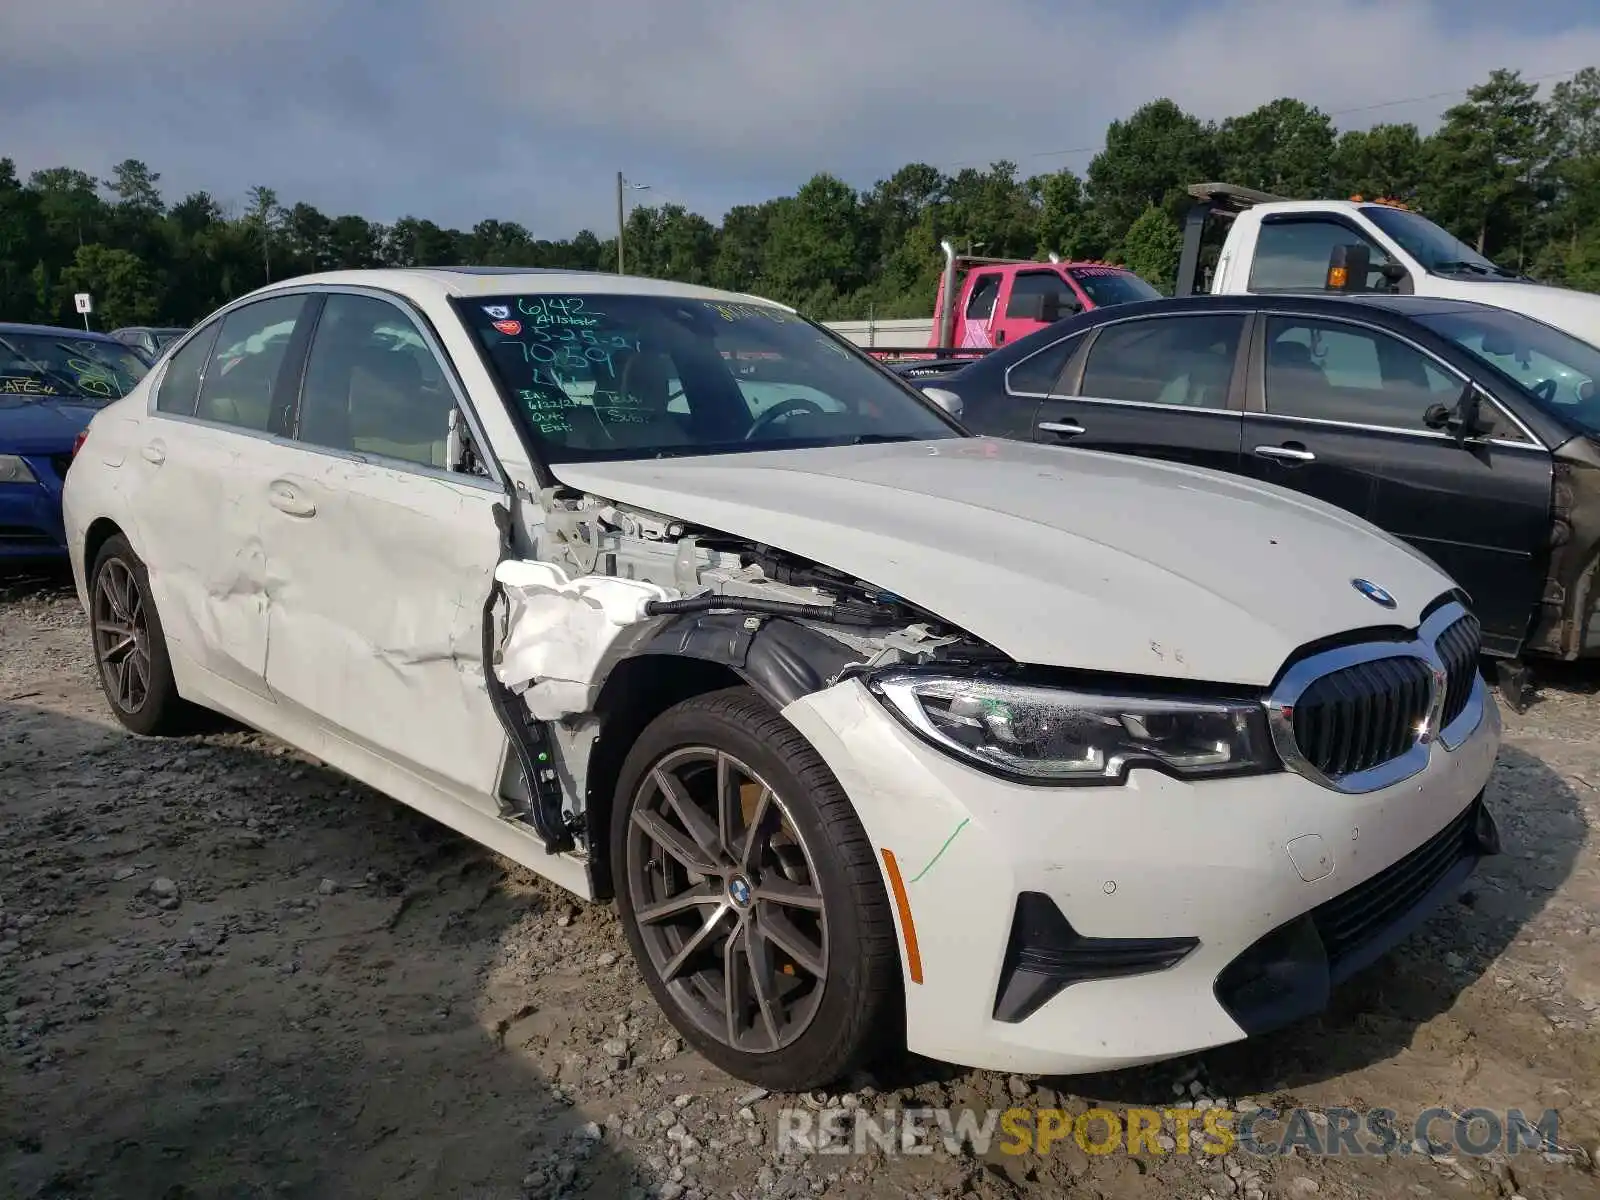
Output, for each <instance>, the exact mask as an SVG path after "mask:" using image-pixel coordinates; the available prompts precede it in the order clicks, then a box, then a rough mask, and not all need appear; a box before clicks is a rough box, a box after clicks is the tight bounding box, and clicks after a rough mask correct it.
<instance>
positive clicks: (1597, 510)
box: [1524, 437, 1600, 660]
mask: <svg viewBox="0 0 1600 1200" xmlns="http://www.w3.org/2000/svg"><path fill="white" fill-rule="evenodd" d="M1554 468H1555V478H1554V481H1553V482H1554V488H1553V492H1554V494H1553V502H1552V514H1551V530H1550V559H1549V569H1548V573H1547V575H1546V578H1545V583H1544V592H1543V595H1542V596H1540V598H1539V607H1538V610H1537V612H1536V614H1535V621H1534V627H1533V632H1532V634H1531V635H1530V636H1529V638H1528V641H1527V643H1526V645H1525V647H1524V649H1525V651H1526V652H1527V653H1530V654H1536V655H1546V656H1550V657H1554V658H1562V659H1567V660H1571V659H1576V658H1588V657H1593V656H1595V655H1597V654H1600V623H1597V622H1596V621H1595V615H1596V611H1597V609H1600V592H1597V589H1596V587H1595V581H1596V575H1597V574H1600V447H1596V445H1595V444H1594V443H1593V442H1591V441H1590V440H1589V439H1588V438H1584V437H1575V438H1573V439H1572V440H1571V441H1569V442H1567V443H1566V444H1565V445H1563V446H1560V447H1558V448H1557V449H1556V450H1555V452H1554Z"/></svg>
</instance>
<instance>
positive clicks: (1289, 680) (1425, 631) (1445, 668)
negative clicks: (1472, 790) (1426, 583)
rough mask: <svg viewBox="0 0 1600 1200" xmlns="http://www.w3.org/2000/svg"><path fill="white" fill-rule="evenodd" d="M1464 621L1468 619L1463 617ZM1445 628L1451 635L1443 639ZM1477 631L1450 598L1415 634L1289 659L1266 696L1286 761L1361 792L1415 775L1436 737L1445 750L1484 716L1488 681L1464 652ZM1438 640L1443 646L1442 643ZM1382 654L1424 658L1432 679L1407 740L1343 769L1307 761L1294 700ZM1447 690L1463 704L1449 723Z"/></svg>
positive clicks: (1336, 786) (1334, 785)
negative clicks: (1466, 676) (1464, 675)
mask: <svg viewBox="0 0 1600 1200" xmlns="http://www.w3.org/2000/svg"><path fill="white" fill-rule="evenodd" d="M1463 621H1465V622H1466V624H1462V622H1463ZM1447 633H1448V634H1449V635H1450V636H1449V638H1448V639H1445V635H1446V634H1447ZM1477 636H1478V629H1477V622H1476V620H1475V619H1474V618H1473V617H1472V615H1471V614H1470V613H1468V612H1467V610H1466V608H1465V607H1463V606H1462V605H1461V604H1460V603H1459V602H1457V601H1455V600H1451V601H1447V602H1446V603H1445V604H1443V605H1441V606H1440V607H1439V608H1437V609H1435V610H1434V611H1433V612H1432V613H1431V614H1430V615H1429V616H1428V619H1427V620H1425V621H1424V622H1423V623H1422V624H1421V626H1420V627H1419V628H1418V629H1417V632H1416V634H1415V636H1414V637H1410V638H1399V639H1396V640H1393V641H1376V642H1357V643H1355V644H1354V645H1349V646H1339V647H1336V648H1334V649H1332V650H1324V651H1322V652H1321V653H1318V654H1313V655H1310V656H1308V657H1306V658H1303V659H1301V660H1299V661H1298V662H1296V663H1294V664H1293V665H1292V666H1290V668H1289V669H1288V670H1287V671H1286V672H1285V673H1284V675H1283V678H1282V679H1281V680H1280V681H1279V682H1278V684H1277V686H1275V687H1274V688H1273V689H1272V692H1271V693H1270V694H1269V695H1268V697H1267V698H1266V700H1265V701H1264V703H1265V705H1266V709H1267V726H1268V728H1269V729H1270V730H1271V731H1272V741H1273V745H1274V747H1275V748H1276V749H1277V751H1278V754H1279V756H1280V757H1281V758H1282V759H1283V763H1284V766H1286V767H1287V768H1288V769H1289V770H1291V771H1293V772H1295V773H1296V774H1297V775H1303V776H1304V777H1305V778H1307V779H1310V780H1311V781H1312V782H1314V783H1318V784H1321V785H1322V786H1323V787H1326V788H1329V789H1331V790H1333V791H1336V792H1344V793H1347V794H1359V793H1362V792H1373V791H1377V790H1379V789H1380V788H1386V787H1392V786H1393V785H1395V784H1397V783H1400V782H1402V781H1404V780H1406V779H1409V778H1411V777H1412V776H1413V775H1416V774H1419V773H1420V772H1421V771H1422V770H1423V769H1424V768H1426V767H1427V765H1428V760H1429V758H1430V757H1431V756H1432V753H1433V743H1434V742H1435V741H1437V742H1438V743H1439V744H1440V745H1442V746H1443V747H1444V748H1445V750H1447V751H1448V750H1455V749H1456V748H1457V747H1459V746H1460V745H1461V744H1462V743H1463V742H1465V741H1466V740H1467V739H1468V738H1469V737H1471V736H1472V734H1473V733H1475V732H1476V731H1477V729H1478V726H1479V725H1481V724H1482V723H1483V714H1484V707H1485V705H1486V704H1488V703H1490V701H1489V699H1488V690H1487V687H1486V685H1485V684H1484V682H1483V679H1482V677H1481V676H1480V675H1479V674H1478V664H1477V655H1476V654H1470V655H1467V654H1464V653H1463V646H1464V645H1465V644H1467V639H1468V638H1470V639H1471V642H1472V643H1476V640H1477ZM1442 639H1444V645H1443V647H1442V648H1441V640H1442ZM1447 654H1448V659H1447V657H1446V655H1447ZM1385 659H1409V660H1421V662H1422V663H1423V664H1425V665H1426V666H1427V668H1428V671H1429V674H1430V676H1431V679H1430V686H1429V695H1428V699H1427V704H1426V706H1425V708H1424V710H1423V711H1424V714H1425V715H1424V716H1423V718H1422V720H1421V721H1420V722H1418V723H1417V725H1416V727H1415V729H1414V731H1413V732H1412V733H1411V735H1410V736H1409V737H1407V738H1406V739H1405V741H1406V744H1405V745H1404V747H1403V748H1402V749H1401V750H1400V752H1399V753H1397V754H1395V755H1393V756H1392V757H1388V758H1386V759H1384V760H1383V761H1381V762H1376V763H1373V764H1372V765H1370V766H1364V767H1362V768H1360V769H1357V770H1352V771H1349V772H1345V773H1327V772H1325V771H1324V770H1323V769H1322V768H1321V767H1319V766H1318V765H1317V764H1316V763H1314V762H1313V761H1312V760H1311V757H1309V756H1308V755H1307V753H1306V752H1305V750H1304V749H1303V748H1302V746H1301V744H1300V738H1299V737H1298V736H1297V733H1296V729H1295V706H1296V705H1297V704H1298V703H1299V702H1300V700H1301V698H1302V697H1303V696H1305V695H1306V693H1307V692H1308V691H1310V690H1311V689H1312V688H1313V687H1314V686H1316V685H1318V684H1319V683H1323V684H1324V686H1326V684H1325V681H1326V680H1328V678H1329V677H1330V676H1334V675H1338V674H1339V673H1340V672H1345V671H1348V670H1349V669H1350V668H1360V667H1361V666H1363V665H1365V664H1371V663H1378V662H1381V661H1383V660H1385ZM1452 668H1454V673H1455V680H1454V682H1455V684H1456V687H1454V688H1452V687H1451V683H1452ZM1462 671H1467V672H1470V674H1471V678H1470V680H1468V681H1463V680H1462V679H1461V677H1460V676H1461V672H1462ZM1464 682H1465V686H1466V689H1467V690H1466V698H1465V701H1464V702H1461V701H1460V699H1459V696H1460V689H1461V687H1462V686H1463V683H1464ZM1452 696H1454V697H1456V699H1455V700H1454V701H1453V702H1452V703H1451V706H1452V707H1454V706H1455V704H1460V711H1459V712H1458V713H1457V714H1456V715H1455V716H1454V717H1453V719H1451V720H1450V722H1449V724H1444V723H1443V718H1444V715H1445V708H1446V704H1447V702H1450V701H1451V699H1452ZM1373 702H1374V704H1376V705H1378V706H1380V708H1381V706H1383V705H1389V704H1392V703H1398V701H1395V700H1392V699H1391V698H1388V697H1382V696H1376V697H1374V698H1373ZM1363 736H1369V735H1366V734H1363ZM1370 736H1382V733H1381V731H1379V732H1378V733H1377V734H1374V735H1370Z"/></svg>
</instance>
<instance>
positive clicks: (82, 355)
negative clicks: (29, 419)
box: [0, 333, 150, 400]
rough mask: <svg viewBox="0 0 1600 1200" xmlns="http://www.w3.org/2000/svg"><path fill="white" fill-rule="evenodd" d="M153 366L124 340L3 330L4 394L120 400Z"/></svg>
mask: <svg viewBox="0 0 1600 1200" xmlns="http://www.w3.org/2000/svg"><path fill="white" fill-rule="evenodd" d="M149 369H150V365H149V364H148V363H147V362H145V360H144V359H143V358H142V357H140V356H139V355H138V354H137V353H136V352H135V351H133V350H132V349H130V348H129V347H127V346H124V345H122V344H121V343H120V342H102V341H99V340H98V339H94V338H75V337H73V336H72V335H71V334H70V333H62V334H61V335H59V336H57V335H53V334H42V333H0V395H11V396H71V397H73V398H75V399H85V398H87V399H92V400H118V399H121V398H122V397H123V396H126V395H127V394H128V393H129V392H131V391H132V390H133V388H134V385H135V384H137V383H138V382H139V380H141V379H143V378H144V375H145V372H146V371H148V370H149Z"/></svg>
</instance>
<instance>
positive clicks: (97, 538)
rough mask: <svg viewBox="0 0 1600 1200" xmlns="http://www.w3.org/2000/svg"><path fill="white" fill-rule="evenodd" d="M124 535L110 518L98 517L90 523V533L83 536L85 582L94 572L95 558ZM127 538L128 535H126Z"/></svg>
mask: <svg viewBox="0 0 1600 1200" xmlns="http://www.w3.org/2000/svg"><path fill="white" fill-rule="evenodd" d="M119 533H122V530H121V529H120V528H119V527H118V525H117V523H116V522H115V521H113V520H112V519H111V518H110V517H96V518H95V519H94V520H93V521H91V522H90V523H89V531H88V532H87V533H85V534H84V535H83V574H84V578H85V580H87V579H88V576H89V573H90V572H91V571H93V570H94V560H95V556H96V555H97V554H99V553H100V547H101V546H104V545H105V544H106V543H107V542H109V541H110V540H111V539H112V538H114V537H116V536H117V534H119ZM124 536H126V535H124Z"/></svg>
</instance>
